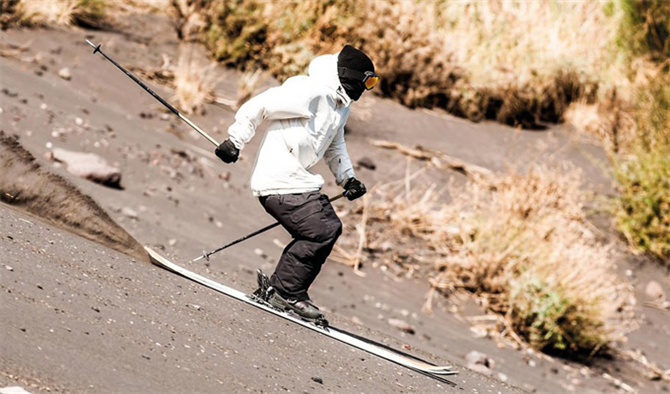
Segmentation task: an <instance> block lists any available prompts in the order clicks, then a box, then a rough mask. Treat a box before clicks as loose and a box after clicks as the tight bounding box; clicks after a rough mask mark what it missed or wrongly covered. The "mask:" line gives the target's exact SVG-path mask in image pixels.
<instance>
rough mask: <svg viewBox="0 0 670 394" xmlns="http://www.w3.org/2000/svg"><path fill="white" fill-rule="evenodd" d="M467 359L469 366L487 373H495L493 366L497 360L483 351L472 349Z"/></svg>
mask: <svg viewBox="0 0 670 394" xmlns="http://www.w3.org/2000/svg"><path fill="white" fill-rule="evenodd" d="M465 360H466V361H467V362H468V368H470V369H472V370H473V371H477V372H479V373H483V374H485V375H491V374H492V373H493V371H492V370H493V366H494V365H495V362H494V361H493V359H492V358H490V357H489V356H487V355H486V354H484V353H482V352H478V351H476V350H473V351H471V352H470V353H468V354H467V355H466V356H465Z"/></svg>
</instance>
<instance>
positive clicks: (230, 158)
mask: <svg viewBox="0 0 670 394" xmlns="http://www.w3.org/2000/svg"><path fill="white" fill-rule="evenodd" d="M214 153H215V154H216V155H217V156H218V157H219V159H221V160H223V162H224V163H235V162H236V161H237V158H238V157H239V156H240V150H239V149H237V148H236V147H235V144H233V141H231V140H225V141H223V142H222V143H221V145H219V146H218V148H216V150H215V151H214Z"/></svg>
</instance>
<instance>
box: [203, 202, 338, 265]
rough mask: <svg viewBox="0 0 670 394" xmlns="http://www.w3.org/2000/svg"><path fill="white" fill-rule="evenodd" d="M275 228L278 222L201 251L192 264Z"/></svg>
mask: <svg viewBox="0 0 670 394" xmlns="http://www.w3.org/2000/svg"><path fill="white" fill-rule="evenodd" d="M342 197H344V193H342V194H338V195H336V196H333V197H331V198H329V199H328V201H330V202H333V201H337V200H339V199H340V198H342ZM277 226H279V222H275V223H272V224H270V225H267V226H265V227H263V228H262V229H260V230H256V231H254V232H253V233H251V234H247V235H245V236H244V237H242V238H238V239H236V240H234V241H233V242H231V243H228V244H225V245H223V246H222V247H220V248H218V249H214V250H212V251H211V252H207V251H203V252H202V256H199V257H197V258H195V259H193V260H192V261H193V262H196V261H198V260H202V259H205V260H207V261H209V256H211V255H213V254H214V253H219V252H220V251H222V250H224V249H227V248H229V247H231V246H233V245H237V244H238V243H240V242H242V241H245V240H247V239H249V238H251V237H255V236H256V235H258V234H261V233H264V232H266V231H268V230H270V229H273V228H275V227H277Z"/></svg>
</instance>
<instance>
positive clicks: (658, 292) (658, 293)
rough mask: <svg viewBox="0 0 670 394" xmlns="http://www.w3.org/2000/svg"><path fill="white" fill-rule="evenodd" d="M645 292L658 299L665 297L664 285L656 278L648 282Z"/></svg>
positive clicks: (648, 295)
mask: <svg viewBox="0 0 670 394" xmlns="http://www.w3.org/2000/svg"><path fill="white" fill-rule="evenodd" d="M644 292H645V293H646V294H647V297H649V298H651V299H653V300H658V299H665V291H663V286H661V284H660V283H658V282H656V281H655V280H650V281H649V283H647V287H646V288H645V289H644Z"/></svg>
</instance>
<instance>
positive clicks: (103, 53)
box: [86, 40, 219, 146]
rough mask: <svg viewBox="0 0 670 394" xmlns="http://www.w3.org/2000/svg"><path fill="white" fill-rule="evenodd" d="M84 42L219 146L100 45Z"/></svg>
mask: <svg viewBox="0 0 670 394" xmlns="http://www.w3.org/2000/svg"><path fill="white" fill-rule="evenodd" d="M86 42H87V43H88V45H90V46H92V47H93V48H95V49H94V50H93V54H94V55H95V54H96V53H100V54H101V55H102V56H103V57H104V58H105V59H107V60H109V61H110V62H111V63H112V64H113V65H115V66H116V68H118V69H119V70H121V71H123V73H124V74H126V75H127V76H128V77H129V78H130V79H132V80H133V81H135V83H137V84H138V85H140V86H141V87H142V88H143V89H144V90H146V91H147V93H149V94H150V95H152V96H154V98H155V99H156V100H158V101H160V103H161V104H163V105H164V106H165V107H166V108H167V109H169V110H170V111H172V113H174V114H175V115H177V116H178V117H179V118H180V119H181V120H183V121H184V122H186V124H188V125H189V126H191V127H192V128H193V129H194V130H195V131H197V132H198V133H200V135H202V136H203V137H205V138H207V139H208V140H209V142H211V143H212V144H214V146H219V143H218V142H216V140H215V139H214V138H212V137H210V136H209V134H207V133H205V132H204V131H202V129H201V128H200V127H198V126H196V125H195V123H193V122H191V121H190V120H188V118H187V117H185V116H184V115H182V114H181V113H180V112H179V111H177V109H176V108H175V107H173V106H172V105H170V103H168V102H167V101H165V100H164V99H163V98H162V97H161V96H159V95H158V94H156V92H154V91H153V90H151V89H150V88H149V87H148V86H147V85H145V84H144V82H142V81H140V80H139V79H138V78H137V77H136V76H135V75H133V74H132V73H131V72H130V71H128V70H126V69H125V68H124V67H123V66H122V65H120V64H119V63H117V62H115V61H114V59H112V58H111V57H109V56H107V55H106V54H105V52H103V51H101V50H100V46H101V45H102V44H98V45H95V44H94V43H92V42H91V41H89V40H86Z"/></svg>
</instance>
